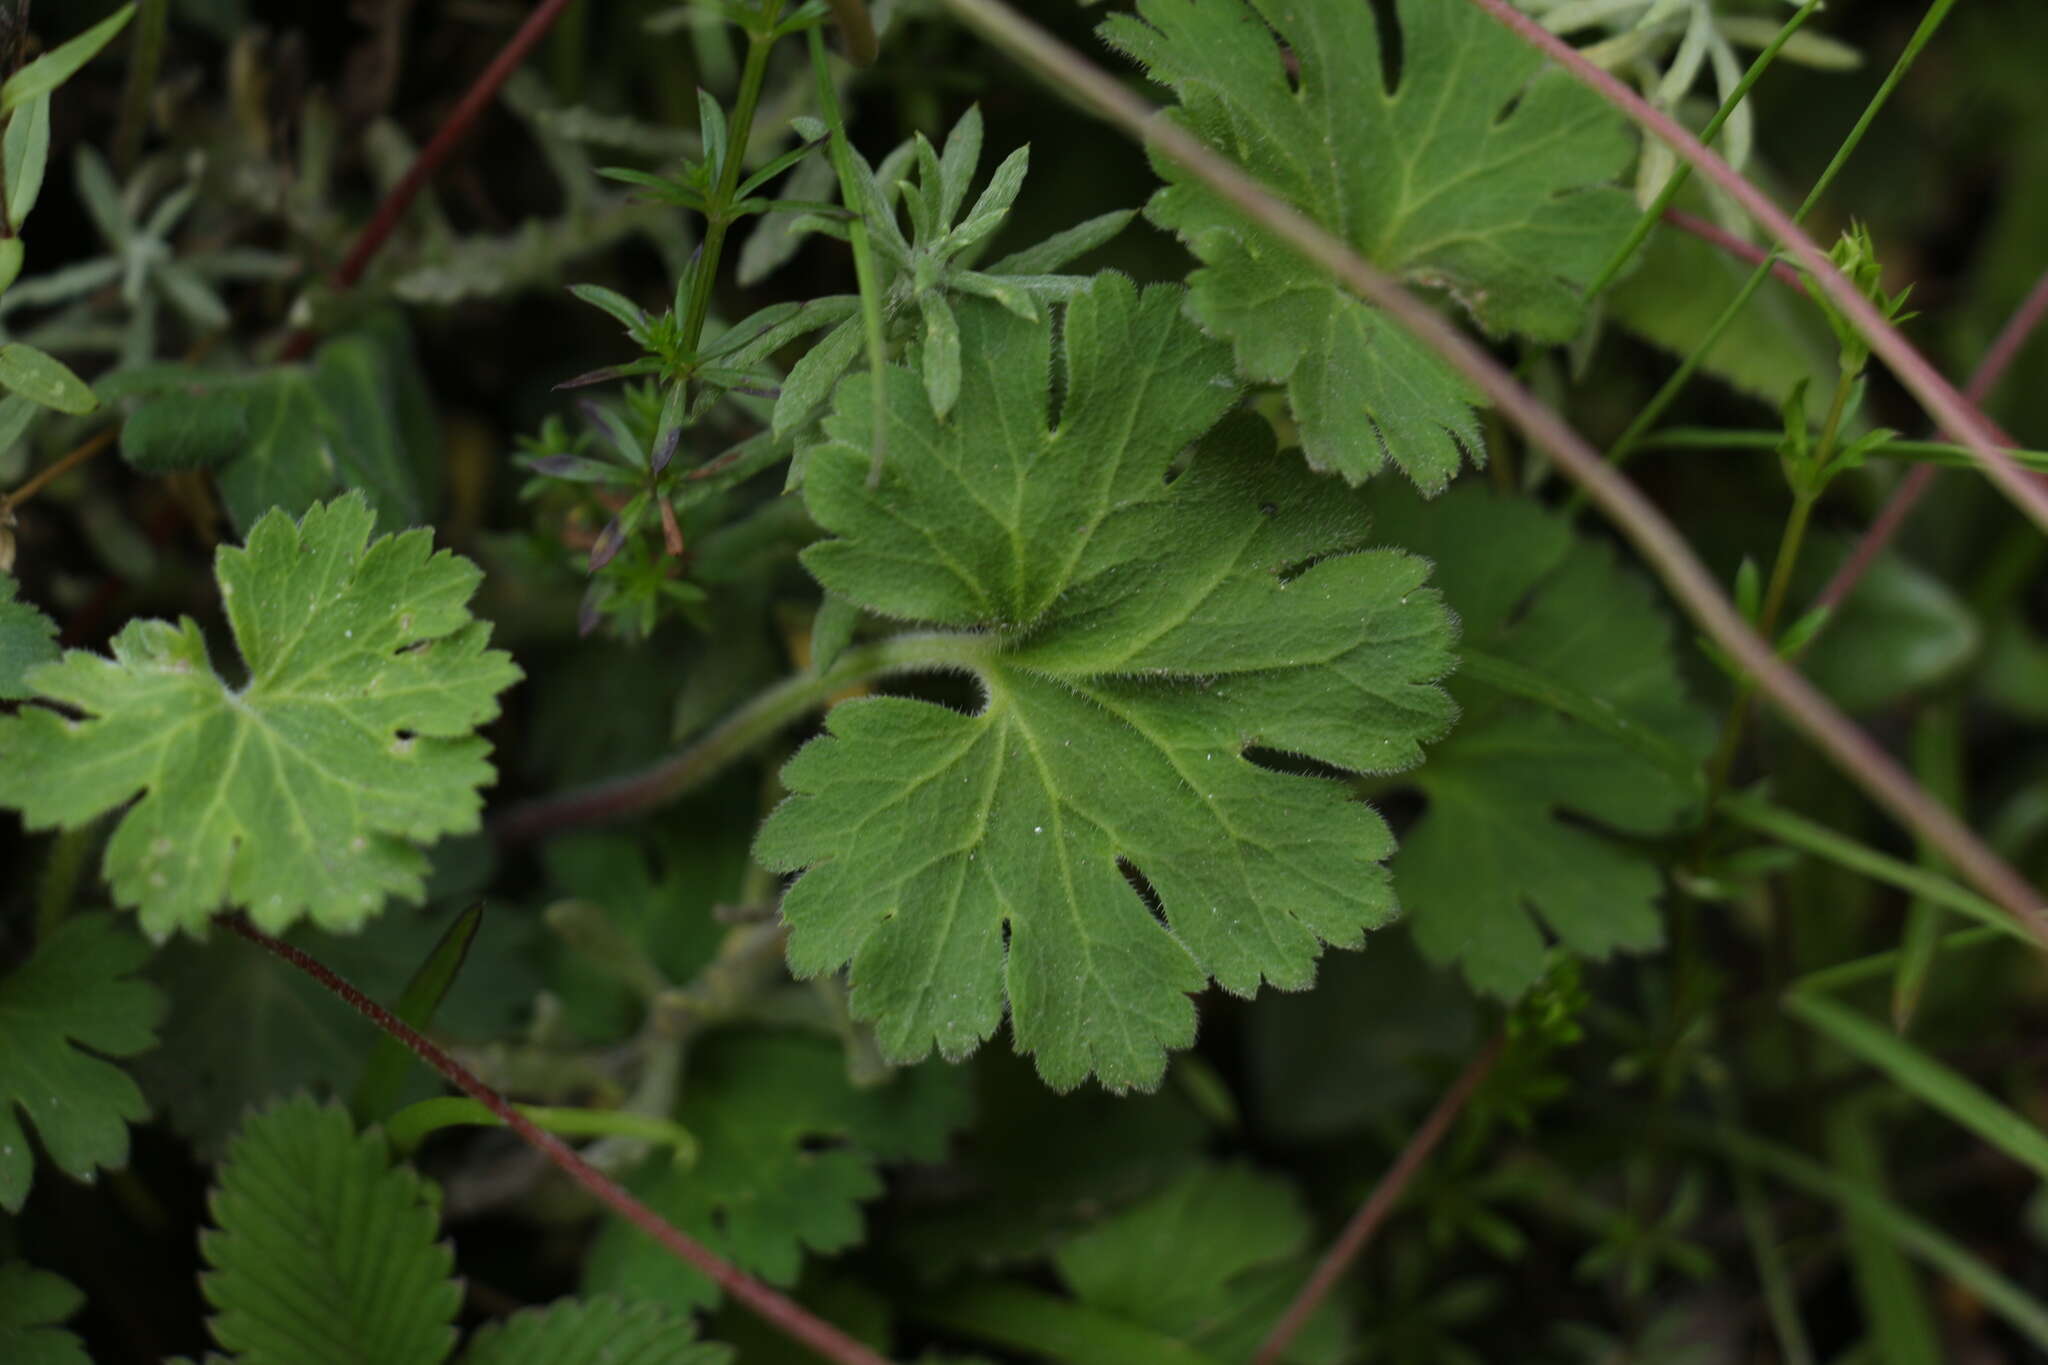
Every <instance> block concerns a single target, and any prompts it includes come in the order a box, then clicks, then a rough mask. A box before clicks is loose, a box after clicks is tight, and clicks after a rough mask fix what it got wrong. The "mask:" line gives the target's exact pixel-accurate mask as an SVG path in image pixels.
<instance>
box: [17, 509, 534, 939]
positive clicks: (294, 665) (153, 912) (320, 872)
mask: <svg viewBox="0 0 2048 1365" xmlns="http://www.w3.org/2000/svg"><path fill="white" fill-rule="evenodd" d="M371 521H372V514H371V511H370V507H369V504H368V502H367V501H366V500H365V499H364V498H363V497H362V495H361V494H357V493H351V494H349V495H347V496H346V497H342V498H339V499H336V500H335V501H333V502H331V503H325V504H319V505H316V506H315V507H314V508H313V509H312V510H310V511H309V512H307V513H306V515H305V517H304V518H303V519H302V520H301V521H300V522H298V523H294V522H293V521H292V520H291V518H289V517H287V516H285V515H284V513H283V512H281V511H275V510H273V511H271V512H269V513H267V514H265V515H264V517H263V518H262V519H261V520H259V521H258V522H257V524H256V526H255V527H254V528H253V529H252V530H251V532H250V533H249V543H248V546H247V548H245V549H233V548H223V549H222V550H221V551H220V552H219V554H218V556H217V557H216V560H215V573H216V575H217V576H218V578H219V580H220V587H221V597H222V600H223V604H224V606H225V608H226V612H227V617H228V622H229V625H230V627H231V629H232V631H233V634H234V637H235V640H236V643H237V644H238V646H239V647H240V652H241V655H242V659H243V661H244V663H245V665H246V666H247V668H248V670H249V674H250V676H249V679H248V681H247V682H246V683H245V684H243V685H242V686H240V687H235V686H231V685H230V684H229V682H228V681H227V680H226V679H225V678H223V677H222V676H221V675H220V674H218V673H217V672H215V671H214V669H213V666H212V664H211V662H210V660H209V659H208V657H207V650H206V643H205V640H204V639H203V637H202V636H201V635H200V631H199V627H198V625H197V624H196V623H194V622H193V621H192V620H190V619H189V618H187V619H184V620H181V621H180V622H179V624H177V625H175V626H174V625H172V624H171V623H169V622H166V621H135V622H131V623H130V624H129V625H128V626H127V627H125V628H124V629H123V630H122V631H121V633H120V634H119V635H117V636H115V637H114V642H113V654H114V657H113V658H112V659H106V658H102V657H100V656H98V655H93V654H88V653H84V652H82V651H72V652H70V653H67V654H66V655H65V656H64V658H63V659H62V660H61V661H60V662H58V663H55V664H45V665H42V666H41V667H39V668H37V669H35V670H33V671H32V672H31V674H30V675H29V683H30V685H32V686H33V687H35V688H36V689H37V691H38V692H40V693H41V694H42V695H43V696H45V697H48V698H50V699H51V700H53V701H57V702H60V703H62V704H63V705H65V706H67V707H71V708H74V709H75V710H77V711H80V712H83V713H85V716H86V718H85V719H83V720H75V721H74V720H71V719H68V718H66V717H64V716H62V715H59V714H58V713H57V712H56V711H53V710H49V709H46V708H41V707H36V708H29V709H25V710H24V711H23V712H22V713H21V714H19V715H17V716H12V717H7V718H0V804H4V805H8V806H12V807H14V808H16V809H18V810H20V811H21V812H22V815H23V818H24V820H25V821H26V822H27V823H28V824H29V825H30V826H31V827H32V828H49V827H51V826H59V825H61V826H66V827H76V826H78V825H80V824H83V823H85V822H87V821H89V820H92V819H95V818H97V817H98V816H99V815H101V814H102V813H104V812H106V811H109V810H112V809H114V808H116V807H119V806H122V805H125V804H128V803H130V802H131V801H132V802H133V804H132V805H128V809H127V811H126V813H125V814H124V815H123V816H122V817H121V822H120V825H119V827H118V828H117V829H116V830H115V832H114V835H113V838H112V839H111V840H110V841H109V843H108V845H107V851H106V858H105V870H106V875H107V878H108V880H109V881H110V882H111V883H112V885H113V889H114V895H115V898H116V900H117V901H118V902H119V903H120V904H123V905H127V906H131V907H135V908H137V909H139V910H140V911H141V914H142V925H143V928H144V929H145V930H147V931H148V932H149V933H151V934H152V935H157V936H162V935H165V934H168V933H170V932H172V931H173V930H176V929H180V928H182V929H187V930H191V931H195V932H196V931H199V930H201V929H203V928H204V927H205V924H206V921H207V919H208V918H209V917H210V916H211V915H212V914H213V913H214V912H215V911H216V910H218V909H220V908H221V907H222V906H223V905H238V906H242V907H245V908H246V909H247V910H248V912H249V914H250V915H251V917H252V918H254V919H255V920H256V921H257V922H258V923H259V924H261V925H263V926H264V927H265V928H266V929H270V930H273V931H274V930H276V929H280V928H282V927H284V926H285V925H288V924H290V923H292V922H293V921H295V920H297V919H299V918H300V917H302V916H305V915H310V916H311V917H312V918H313V919H314V920H316V921H317V922H319V923H320V924H321V925H323V926H324V927H327V928H331V929H342V930H346V929H352V928H354V927H357V926H359V925H361V924H362V923H363V922H365V921H366V920H367V919H369V918H370V916H371V915H372V914H374V913H375V912H376V911H377V909H378V908H379V907H380V906H381V905H382V904H383V902H384V899H385V897H387V896H394V895H395V896H400V897H405V898H408V899H414V900H417V899H418V898H419V896H420V894H421V890H422V880H421V878H422V874H423V873H424V872H425V870H426V858H425V856H424V855H423V854H422V853H421V852H420V850H419V849H418V848H417V847H415V845H417V844H422V843H429V842H432V841H433V840H435V839H437V838H439V837H440V836H442V835H444V834H450V833H460V832H463V831H467V830H472V829H475V828H476V827H477V823H478V812H479V809H480V807H481V804H482V802H481V798H480V797H479V795H478V792H477V789H478V788H479V787H480V786H482V785H483V784H484V783H486V782H488V781H490V780H491V776H492V774H491V768H490V764H489V763H488V762H487V761H486V758H485V755H486V754H487V753H488V752H489V745H487V744H486V743H485V742H484V741H483V740H482V739H481V738H479V737H477V736H476V735H475V734H474V733H473V731H474V728H475V727H476V726H478V725H480V724H482V723H483V722H485V721H487V720H489V719H491V718H492V717H493V716H495V715H496V714H497V710H498V703H497V694H498V693H499V692H500V691H502V690H503V689H504V688H506V687H507V686H509V685H511V684H512V683H513V682H514V681H516V680H517V679H518V678H519V676H520V674H519V670H518V668H517V667H516V666H514V664H513V663H512V661H511V658H510V656H509V655H506V654H505V653H503V652H502V651H498V650H490V649H486V648H485V644H486V641H487V639H488V637H489V630H490V628H489V626H488V625H487V624H485V623H483V622H480V621H476V620H474V619H472V618H471V616H470V614H469V609H468V607H467V605H466V603H467V602H468V599H469V597H470V594H471V593H473V592H474V591H475V590H476V585H477V582H478V579H479V578H480V577H481V575H480V574H479V572H478V570H477V569H476V567H475V566H474V565H472V564H471V563H469V562H468V561H467V560H464V559H460V558H458V557H456V556H455V555H452V554H449V553H447V552H445V551H444V552H441V553H438V554H437V553H435V552H434V550H433V539H432V535H431V533H430V532H427V531H424V530H415V531H407V532H405V533H403V534H401V535H396V536H382V537H379V538H378V539H377V540H375V541H374V542H372V541H370V527H371ZM137 797H139V798H140V799H139V800H138V799H136V798H137Z"/></svg>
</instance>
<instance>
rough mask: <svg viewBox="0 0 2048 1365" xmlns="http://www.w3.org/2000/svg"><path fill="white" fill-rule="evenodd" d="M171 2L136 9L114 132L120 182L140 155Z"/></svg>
mask: <svg viewBox="0 0 2048 1365" xmlns="http://www.w3.org/2000/svg"><path fill="white" fill-rule="evenodd" d="M170 10H171V6H170V0H139V3H138V4H137V5H136V7H135V38H134V42H133V45H132V46H131V47H130V48H129V50H128V82H127V85H126V86H125V87H124V88H123V90H122V91H121V122H120V124H119V125H118V127H117V128H116V130H115V133H114V170H115V172H116V173H117V174H119V175H120V177H121V178H122V179H124V180H125V179H127V177H128V172H129V171H131V170H133V169H134V168H135V159H136V157H138V156H140V155H141V154H142V136H143V134H144V133H145V132H146V131H148V128H149V97H150V95H151V93H152V92H154V91H155V89H156V73H157V71H158V70H159V69H160V68H161V67H162V65H163V60H164V26H165V25H166V23H168V22H169V19H170Z"/></svg>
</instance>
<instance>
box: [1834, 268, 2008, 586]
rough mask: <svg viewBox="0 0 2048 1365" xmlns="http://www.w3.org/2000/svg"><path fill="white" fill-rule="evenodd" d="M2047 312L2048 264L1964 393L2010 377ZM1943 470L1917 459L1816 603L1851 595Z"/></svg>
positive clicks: (1973, 396) (1977, 398) (1976, 393)
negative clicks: (2022, 350) (2020, 355)
mask: <svg viewBox="0 0 2048 1365" xmlns="http://www.w3.org/2000/svg"><path fill="white" fill-rule="evenodd" d="M2043 318H2048V270H2044V271H2042V272H2041V278H2040V279H2038V280H2036V281H2034V288H2033V292H2032V293H2030V294H2028V295H2027V297H2026V298H2025V300H2023V301H2022V302H2021V304H2020V306H2019V307H2018V308H2016V309H2014V310H2013V315H2012V316H2011V317H2009V318H2007V319H2006V320H2005V326H2003V327H2001V328H2000V329H1999V331H1998V336H1997V337H1996V338H1995V339H1994V340H1993V341H1992V343H1991V349H1990V350H1988V351H1986V352H1985V353H1984V358H1983V359H1982V360H1981V361H1979V362H1978V363H1977V369H1976V371H1975V372H1974V373H1973V374H1971V376H1970V382H1969V384H1968V385H1967V386H1965V388H1964V389H1963V396H1964V397H1966V398H1968V399H1969V400H1970V401H1971V402H1972V403H1982V402H1983V401H1984V400H1985V399H1987V398H1989V397H1990V396H1991V393H1992V391H1993V390H1994V389H1996V388H1997V387H1998V381H1999V380H2001V379H2003V378H2005V372H2006V371H2007V370H2008V369H2010V368H2012V362H2013V360H2014V359H2015V358H2017V357H2018V355H2019V353H2020V349H2021V348H2022V347H2024V346H2025V345H2026V344H2027V341H2028V339H2029V338H2031V337H2032V336H2033V334H2034V332H2035V331H2036V329H2038V328H2039V327H2040V325H2041V320H2042V319H2043ZM1939 473H1941V467H1940V466H1939V465H1931V464H1923V465H1915V466H1914V467H1913V471H1912V472H1911V473H1910V474H1908V475H1906V477H1905V478H1904V479H1902V480H1900V482H1899V486H1898V487H1897V488H1895V489H1893V490H1892V496H1891V499H1890V501H1888V502H1886V503H1885V505H1884V508H1883V509H1882V510H1881V511H1879V512H1878V514H1877V519H1876V520H1875V521H1873V522H1871V523H1870V529H1868V530H1867V531H1865V532H1864V533H1863V536H1862V538H1861V539H1859V540H1858V541H1857V542H1856V548H1855V549H1853V550H1851V551H1850V552H1849V557H1848V558H1847V559H1845V560H1843V561H1842V567H1841V568H1839V569H1837V570H1835V576H1834V577H1833V578H1830V579H1829V580H1828V585H1827V586H1826V587H1825V588H1823V589H1821V594H1820V596H1819V597H1818V598H1816V599H1814V605H1815V606H1821V607H1828V608H1831V609H1832V608H1834V607H1838V606H1840V605H1841V604H1842V603H1843V602H1845V601H1847V600H1848V597H1849V594H1850V593H1852V592H1854V591H1856V585H1857V584H1858V583H1861V582H1862V581H1863V575H1865V574H1867V573H1869V572H1870V566H1871V565H1872V564H1875V563H1876V562H1877V557H1878V556H1879V555H1881V554H1883V553H1884V551H1885V547H1886V546H1888V545H1890V544H1891V543H1892V538H1893V537H1895V536H1897V535H1898V533H1899V528H1900V527H1902V526H1904V525H1905V524H1906V518H1907V517H1909V516H1911V515H1912V514H1913V509H1914V507H1916V506H1917V505H1918V504H1919V502H1920V499H1921V498H1922V497H1923V496H1924V495H1925V494H1926V492H1927V490H1928V489H1929V488H1930V487H1932V486H1933V484H1934V478H1935V476H1936V475H1937V474H1939Z"/></svg>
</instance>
